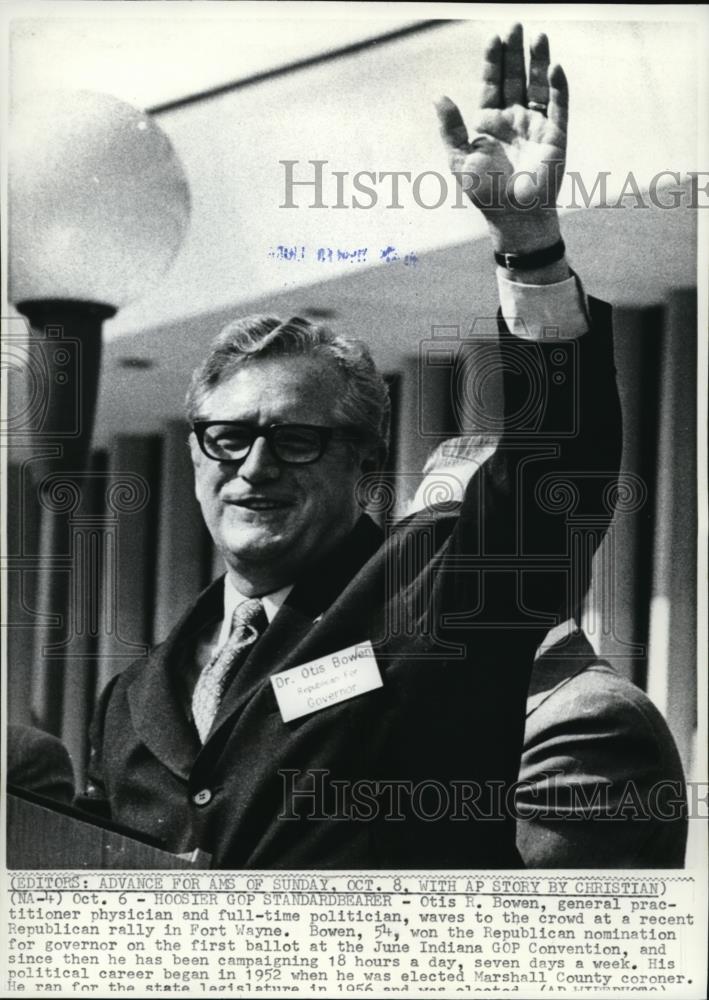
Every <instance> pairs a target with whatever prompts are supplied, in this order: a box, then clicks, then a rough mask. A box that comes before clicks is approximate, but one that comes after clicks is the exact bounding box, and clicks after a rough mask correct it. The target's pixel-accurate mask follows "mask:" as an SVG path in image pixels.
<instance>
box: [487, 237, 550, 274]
mask: <svg viewBox="0 0 709 1000" xmlns="http://www.w3.org/2000/svg"><path fill="white" fill-rule="evenodd" d="M565 253H566V244H565V243H564V241H563V240H562V239H560V240H559V241H558V242H557V243H554V244H553V245H552V246H550V247H544V248H543V249H542V250H535V251H534V252H533V253H496V254H495V263H497V264H499V265H500V267H506V268H507V270H508V271H534V270H536V268H538V267H546V266H547V264H555V263H556V261H557V260H561V259H562V257H563V256H564V254H565Z"/></svg>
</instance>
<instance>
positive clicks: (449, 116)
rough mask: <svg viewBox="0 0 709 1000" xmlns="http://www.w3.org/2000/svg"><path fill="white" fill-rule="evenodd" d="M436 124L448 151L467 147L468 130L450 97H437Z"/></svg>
mask: <svg viewBox="0 0 709 1000" xmlns="http://www.w3.org/2000/svg"><path fill="white" fill-rule="evenodd" d="M435 106H436V114H437V115H438V124H439V126H440V129H441V135H442V137H443V141H444V142H445V144H446V145H447V146H448V147H449V148H450V149H460V148H461V147H467V145H468V130H467V128H466V127H465V122H464V121H463V116H462V115H461V113H460V111H459V110H458V105H457V104H454V103H453V101H451V99H450V97H439V99H438V100H437V101H436V102H435Z"/></svg>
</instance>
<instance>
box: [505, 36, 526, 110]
mask: <svg viewBox="0 0 709 1000" xmlns="http://www.w3.org/2000/svg"><path fill="white" fill-rule="evenodd" d="M503 53H504V56H503V58H504V69H503V79H502V97H503V103H504V106H505V107H510V105H511V104H526V103H527V81H526V78H525V73H524V44H523V37H522V25H521V24H515V26H514V27H513V28H512V30H511V31H510V33H509V34H508V36H507V39H506V40H505V44H504V49H503Z"/></svg>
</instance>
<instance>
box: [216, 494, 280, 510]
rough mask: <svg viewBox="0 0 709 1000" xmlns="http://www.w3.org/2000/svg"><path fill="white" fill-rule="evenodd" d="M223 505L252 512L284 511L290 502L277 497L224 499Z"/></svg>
mask: <svg viewBox="0 0 709 1000" xmlns="http://www.w3.org/2000/svg"><path fill="white" fill-rule="evenodd" d="M225 503H228V504H231V505H233V506H235V507H243V508H244V509H245V510H254V511H269V510H285V509H286V507H290V506H291V502H290V501H288V500H284V499H282V498H279V497H226V498H225Z"/></svg>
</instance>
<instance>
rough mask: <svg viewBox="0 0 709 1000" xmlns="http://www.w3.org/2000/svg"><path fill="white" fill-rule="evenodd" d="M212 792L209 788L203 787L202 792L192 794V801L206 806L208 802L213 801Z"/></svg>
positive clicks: (197, 804)
mask: <svg viewBox="0 0 709 1000" xmlns="http://www.w3.org/2000/svg"><path fill="white" fill-rule="evenodd" d="M211 799H212V793H211V792H210V790H209V789H208V788H203V789H202V790H201V792H197V793H196V794H195V795H193V796H192V801H193V802H194V804H195V805H196V806H206V805H207V803H208V802H211Z"/></svg>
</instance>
